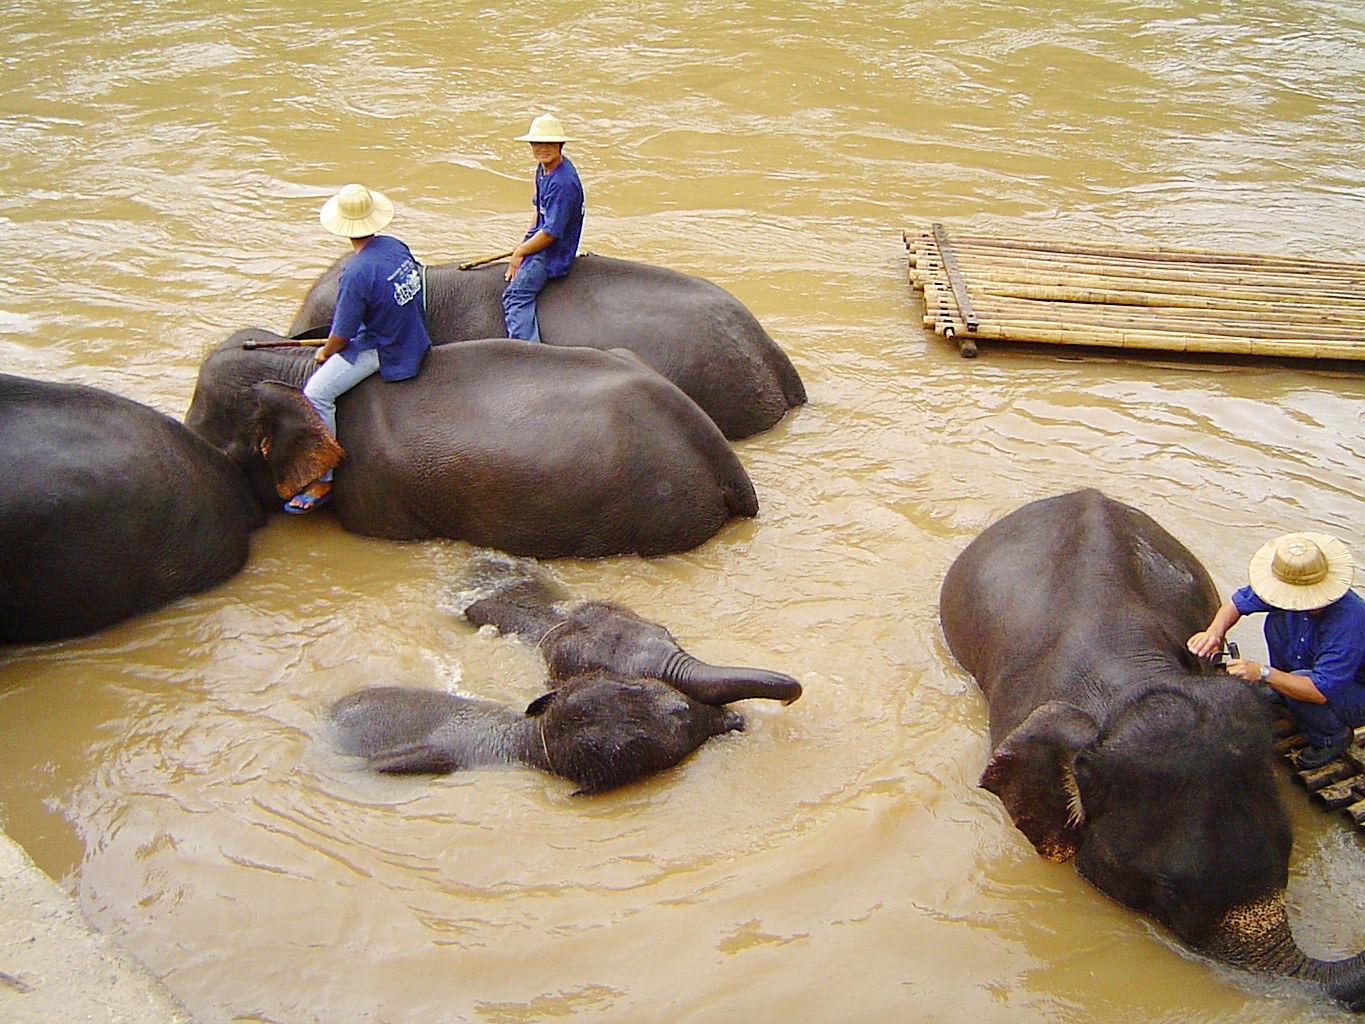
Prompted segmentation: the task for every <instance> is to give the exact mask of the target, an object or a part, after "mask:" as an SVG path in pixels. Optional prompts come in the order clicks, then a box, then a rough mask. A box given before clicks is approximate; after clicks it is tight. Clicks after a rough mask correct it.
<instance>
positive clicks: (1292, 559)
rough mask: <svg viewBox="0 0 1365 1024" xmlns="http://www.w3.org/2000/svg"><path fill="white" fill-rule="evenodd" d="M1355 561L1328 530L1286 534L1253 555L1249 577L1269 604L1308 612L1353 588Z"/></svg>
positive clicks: (1263, 546) (1258, 593)
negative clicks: (1326, 532) (1328, 534)
mask: <svg viewBox="0 0 1365 1024" xmlns="http://www.w3.org/2000/svg"><path fill="white" fill-rule="evenodd" d="M1355 571H1356V567H1355V562H1354V560H1353V559H1352V558H1351V552H1350V550H1349V549H1348V548H1347V547H1346V545H1345V544H1343V543H1342V542H1341V541H1339V540H1337V539H1336V538H1335V537H1329V536H1327V534H1325V533H1286V534H1285V535H1284V536H1283V537H1277V538H1276V539H1275V540H1272V541H1268V542H1267V543H1265V544H1263V545H1262V546H1261V549H1260V550H1259V551H1257V552H1256V554H1254V555H1252V556H1251V564H1250V565H1248V566H1247V577H1248V580H1249V582H1250V583H1251V589H1252V590H1254V591H1255V592H1256V596H1257V597H1259V598H1260V599H1261V600H1262V601H1264V602H1266V604H1272V605H1274V606H1275V607H1276V608H1285V609H1287V610H1289V611H1306V610H1311V609H1313V608H1322V607H1324V606H1326V605H1329V604H1331V603H1332V602H1333V601H1335V600H1336V599H1337V598H1339V597H1341V596H1342V595H1343V594H1345V593H1346V591H1347V590H1349V589H1350V588H1351V580H1352V579H1354V578H1355Z"/></svg>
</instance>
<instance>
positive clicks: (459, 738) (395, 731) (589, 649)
mask: <svg viewBox="0 0 1365 1024" xmlns="http://www.w3.org/2000/svg"><path fill="white" fill-rule="evenodd" d="M469 585H470V586H471V587H473V588H475V589H474V590H473V591H472V592H467V593H472V594H476V595H477V596H476V597H472V598H471V600H470V603H468V605H467V606H466V607H465V610H464V615H465V617H466V618H467V619H468V620H469V621H470V622H472V623H474V624H475V625H483V624H492V625H495V626H497V627H498V629H499V630H500V631H503V632H509V633H515V634H516V635H517V636H519V637H521V638H523V639H525V640H529V641H533V642H536V643H537V644H538V645H539V647H540V649H541V653H542V654H543V655H544V657H545V662H546V665H547V667H548V668H549V670H550V676H551V682H552V683H554V684H555V687H554V689H552V690H551V691H550V692H549V693H546V694H544V695H543V696H541V697H539V698H538V699H536V700H535V701H533V702H532V703H531V705H530V707H528V708H527V709H526V712H525V714H519V713H517V712H515V711H513V710H511V709H509V708H505V707H503V706H502V705H500V704H494V703H491V702H489V701H479V700H470V699H468V698H464V697H456V696H454V695H452V694H447V693H440V692H436V691H430V690H414V689H405V688H400V687H377V688H374V689H369V690H361V691H360V692H358V693H354V694H351V695H350V696H348V697H345V698H343V699H342V700H341V701H339V702H338V703H337V704H335V705H334V706H333V708H332V711H331V717H332V721H333V722H334V724H335V726H336V730H337V735H338V744H339V746H340V747H341V749H342V751H343V752H345V753H348V754H353V755H358V756H361V757H365V758H367V759H368V760H369V763H370V766H371V767H372V768H374V769H376V770H378V771H382V772H421V773H443V772H451V771H456V770H459V769H461V768H473V767H476V766H479V765H501V764H515V763H520V764H526V765H530V766H531V767H534V768H539V769H541V770H542V771H548V772H552V773H554V774H556V775H561V776H563V777H564V778H567V779H570V780H572V781H573V782H575V783H577V784H578V786H579V789H578V792H580V793H599V792H602V791H603V790H607V789H612V788H614V787H616V786H620V785H624V784H625V783H627V782H633V781H634V780H636V779H640V778H643V777H644V776H646V775H650V774H653V773H654V772H658V771H662V770H663V769H665V768H669V767H671V766H673V765H675V764H677V763H678V762H679V761H681V760H682V759H683V758H685V757H686V756H687V755H688V754H690V753H691V752H692V751H693V750H695V749H696V748H697V747H699V746H701V745H702V744H703V743H704V742H706V740H707V739H709V738H710V737H712V736H716V735H719V734H720V733H723V732H729V731H731V730H735V729H742V728H743V727H744V720H743V718H741V717H740V715H739V714H738V713H737V712H735V711H732V710H730V709H729V708H727V707H725V705H726V704H729V703H730V702H732V701H736V700H743V699H746V698H750V697H766V698H770V699H774V700H782V701H786V702H791V701H793V700H796V698H797V697H799V696H800V695H801V685H800V684H799V683H798V682H797V681H796V680H795V679H793V678H791V677H790V676H785V675H782V674H781V673H779V672H769V671H767V670H765V669H753V668H721V667H717V666H714V665H707V664H706V663H704V662H701V661H698V660H697V659H696V658H693V657H692V656H691V655H689V654H687V653H686V652H685V651H683V650H682V648H681V647H679V646H678V644H677V642H676V641H675V640H674V639H673V638H672V636H670V635H669V633H668V631H667V630H665V629H664V628H663V627H662V626H657V625H654V624H653V623H650V622H646V621H644V620H643V619H641V618H640V617H639V616H637V615H635V614H634V613H633V612H631V611H630V610H629V609H626V608H622V607H621V606H619V605H609V604H604V603H601V602H589V603H587V604H576V603H574V602H571V601H569V599H568V598H567V596H566V595H564V594H563V593H562V592H561V591H560V590H559V589H558V588H557V587H555V586H554V585H553V584H552V583H551V582H550V581H549V579H548V577H546V576H545V575H544V573H542V572H541V571H540V570H539V569H538V568H537V567H536V566H535V565H534V564H532V563H530V562H528V561H525V560H517V561H513V560H509V559H505V558H499V557H496V556H487V555H481V556H477V557H476V558H475V559H473V561H472V571H471V579H470V581H469Z"/></svg>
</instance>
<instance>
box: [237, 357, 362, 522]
mask: <svg viewBox="0 0 1365 1024" xmlns="http://www.w3.org/2000/svg"><path fill="white" fill-rule="evenodd" d="M251 393H252V395H253V396H254V398H255V400H256V429H255V433H256V436H258V437H259V438H260V439H261V441H260V445H261V454H262V455H263V456H265V461H266V464H267V465H268V466H269V467H270V473H271V476H272V477H274V480H275V490H276V492H278V494H279V496H280V497H281V498H289V497H292V496H293V495H295V494H298V493H299V491H301V490H303V489H304V488H305V487H307V486H308V485H309V484H310V483H312V482H313V481H314V480H316V479H317V478H318V477H320V476H322V474H323V473H325V472H327V470H329V469H332V468H333V467H335V466H336V464H337V463H338V462H340V461H341V459H342V456H344V455H345V454H346V453H345V452H344V451H343V450H342V448H341V445H339V444H337V441H336V438H334V437H332V435H331V433H330V432H329V431H328V430H327V424H325V423H323V422H322V417H321V416H319V415H318V412H317V410H316V409H314V408H313V403H312V402H310V401H308V399H307V398H305V397H304V395H303V392H301V391H300V390H299V389H298V388H295V387H291V386H290V385H288V384H282V383H280V382H279V381H274V380H264V381H260V382H259V383H257V384H253V385H252V386H251Z"/></svg>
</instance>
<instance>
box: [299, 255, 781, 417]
mask: <svg viewBox="0 0 1365 1024" xmlns="http://www.w3.org/2000/svg"><path fill="white" fill-rule="evenodd" d="M351 258H352V256H351V255H347V256H345V257H343V258H342V259H340V260H338V261H337V263H336V264H334V265H333V266H332V267H330V268H329V269H328V270H326V271H325V272H324V273H323V274H322V276H321V277H320V278H319V279H318V280H317V282H316V283H314V285H313V287H312V288H311V290H310V291H309V293H308V295H307V297H306V298H305V299H304V302H303V306H302V308H301V309H300V310H299V313H298V315H297V316H295V318H294V322H293V324H292V325H291V326H290V328H289V334H291V335H296V334H299V333H301V332H304V331H308V330H310V329H313V328H319V327H323V328H325V327H326V326H327V325H328V324H330V323H331V320H332V309H333V307H334V305H335V304H336V288H337V279H338V278H339V276H340V274H341V268H342V267H343V266H345V264H346V262H347V260H349V259H351ZM505 271H506V266H505V264H494V265H491V266H485V267H478V268H475V269H473V270H460V269H459V268H458V267H457V266H456V265H455V264H446V265H442V266H432V267H428V268H427V283H426V288H427V330H428V332H429V333H430V335H431V340H432V342H433V343H434V344H436V345H444V344H447V343H450V342H458V341H470V340H472V339H476V338H499V337H506V336H507V330H506V327H505V326H504V324H503V319H502V289H503V287H504V285H505V284H506V282H505V281H504V280H503V274H504V273H505ZM536 314H537V319H538V321H539V323H540V333H541V339H542V341H543V342H544V343H545V344H547V345H569V346H581V347H587V348H598V349H611V348H624V349H628V350H629V351H632V352H634V353H635V354H636V355H637V356H639V357H640V359H642V360H643V361H644V362H645V363H646V364H648V365H649V366H651V367H653V368H654V369H655V370H656V371H657V372H659V373H660V374H662V375H663V376H665V377H667V378H668V379H669V380H671V381H672V382H673V383H674V384H676V385H677V386H678V387H679V388H681V389H682V391H683V392H684V393H685V394H686V395H687V396H688V397H690V398H691V399H692V400H693V401H694V402H696V403H697V404H698V405H699V406H701V408H702V409H703V410H705V411H706V413H707V415H708V416H710V417H711V419H712V420H714V421H715V423H716V425H717V426H718V427H720V429H721V431H722V432H723V433H724V434H725V436H726V437H727V438H730V439H731V440H737V439H739V438H742V437H748V436H749V435H751V434H756V433H758V432H759V431H762V430H767V429H768V428H769V427H771V426H772V425H773V424H775V423H777V422H778V421H779V420H781V419H782V417H783V416H785V415H786V413H787V410H788V409H791V408H794V407H795V406H798V405H802V404H804V403H805V401H806V390H805V386H804V385H803V384H802V383H801V378H800V376H799V375H798V374H797V372H796V369H795V367H793V366H792V364H791V361H790V360H789V359H788V358H787V355H786V353H785V352H783V351H782V350H781V349H780V348H779V347H778V346H777V344H776V343H775V342H774V341H773V340H772V338H770V337H769V336H768V333H767V331H765V330H764V329H763V327H762V325H761V324H759V322H758V321H757V320H755V319H754V317H753V314H751V313H750V312H749V311H748V310H747V309H745V308H744V306H743V305H742V304H741V303H740V302H739V300H738V299H736V298H735V297H734V296H733V295H731V294H730V293H729V292H726V291H725V290H724V289H722V288H719V287H717V286H716V285H714V284H712V283H711V282H709V281H705V280H702V279H701V278H698V277H691V276H689V275H687V274H680V273H678V272H677V271H674V270H666V269H664V268H662V267H653V266H649V265H647V264H644V263H631V262H627V261H625V260H616V259H611V258H609V257H606V256H593V255H586V254H585V255H581V256H579V257H578V258H577V259H576V260H575V261H574V265H573V269H572V270H571V271H570V272H569V274H568V276H567V277H563V278H558V279H556V280H553V281H550V282H549V283H548V284H547V285H546V286H545V290H544V291H542V292H541V293H540V297H539V299H538V300H537V303H536Z"/></svg>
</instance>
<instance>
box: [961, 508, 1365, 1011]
mask: <svg viewBox="0 0 1365 1024" xmlns="http://www.w3.org/2000/svg"><path fill="white" fill-rule="evenodd" d="M1217 607H1218V595H1217V592H1216V590H1215V589H1214V586H1213V583H1212V581H1211V580H1210V579H1209V576H1208V573H1207V572H1206V571H1205V570H1204V568H1203V566H1202V565H1200V564H1199V562H1198V560H1197V559H1196V558H1195V557H1194V556H1193V555H1192V554H1190V552H1189V551H1187V550H1186V549H1185V548H1184V547H1183V546H1182V545H1181V544H1180V543H1179V542H1178V541H1177V540H1175V538H1173V537H1172V536H1171V535H1170V534H1168V533H1167V532H1166V531H1165V530H1163V529H1162V528H1161V527H1160V526H1158V525H1157V524H1156V523H1155V522H1154V521H1153V520H1152V519H1151V518H1149V517H1148V516H1146V515H1144V514H1143V513H1142V512H1139V511H1137V510H1136V509H1133V508H1130V507H1128V506H1127V505H1123V504H1120V503H1119V502H1116V501H1113V500H1111V499H1109V498H1107V497H1105V496H1104V495H1102V494H1100V493H1099V492H1098V491H1095V490H1084V491H1077V492H1075V493H1071V494H1064V495H1060V496H1057V497H1053V498H1047V499H1044V500H1042V501H1036V502H1033V503H1032V504H1029V505H1025V506H1024V507H1022V508H1020V509H1017V510H1016V511H1014V512H1012V513H1011V514H1010V515H1008V516H1006V517H1005V518H1004V519H1002V520H1000V521H999V522H997V523H995V524H994V525H992V526H990V527H989V528H987V529H986V530H985V531H983V532H982V533H981V534H980V536H978V537H977V538H976V539H975V540H973V541H972V542H971V544H969V545H968V546H967V548H966V549H965V550H964V551H963V552H962V554H961V555H960V556H959V557H958V558H957V560H956V561H955V562H954V563H953V565H952V566H951V568H950V569H949V570H948V573H947V575H946V576H945V578H944V581H943V587H942V591H941V594H940V605H939V611H940V618H941V622H942V625H943V632H944V635H945V637H946V638H947V641H948V645H949V647H950V648H951V649H952V652H953V654H954V656H955V657H956V658H957V660H958V661H959V662H960V663H961V664H962V666H963V667H964V668H966V669H967V671H969V672H970V673H971V674H972V675H973V676H974V677H975V678H976V681H977V683H978V684H979V685H980V687H981V689H982V691H983V692H984V694H985V695H986V701H987V704H988V706H989V709H990V732H991V742H992V745H993V746H994V751H993V753H992V755H991V759H990V762H989V763H988V764H987V766H986V769H985V772H984V773H983V774H982V777H981V785H982V786H984V787H985V788H986V789H989V790H990V791H991V792H993V793H995V794H996V795H998V796H999V797H1000V799H1001V800H1002V801H1003V802H1004V804H1005V807H1006V809H1007V810H1008V811H1009V813H1010V816H1011V817H1012V818H1013V819H1014V822H1015V824H1016V825H1017V826H1018V827H1019V829H1020V831H1022V832H1023V833H1024V834H1025V835H1026V836H1027V837H1028V839H1029V840H1030V841H1031V842H1032V843H1033V845H1034V847H1035V848H1036V849H1037V850H1038V852H1039V853H1041V854H1042V855H1043V856H1045V857H1047V858H1049V859H1051V860H1055V861H1064V860H1066V859H1068V858H1071V857H1074V858H1075V861H1076V869H1077V870H1078V871H1079V872H1080V874H1081V875H1082V877H1084V878H1085V879H1086V880H1087V881H1089V882H1090V883H1091V884H1092V885H1094V886H1095V887H1096V888H1098V889H1099V890H1100V891H1101V892H1103V893H1105V894H1106V895H1108V896H1110V897H1111V898H1113V899H1115V900H1117V901H1118V902H1120V903H1123V904H1125V905H1126V906H1129V907H1132V908H1133V909H1135V910H1138V911H1141V912H1142V913H1144V914H1147V915H1149V916H1150V917H1152V918H1153V919H1155V920H1156V921H1158V922H1159V923H1160V924H1162V925H1164V926H1165V927H1167V928H1169V929H1170V930H1171V931H1172V932H1173V933H1174V934H1175V935H1176V936H1177V937H1178V938H1179V939H1181V940H1182V941H1183V942H1185V943H1187V944H1188V945H1189V946H1191V947H1192V948H1194V949H1195V950H1197V951H1199V952H1201V953H1204V954H1206V955H1208V956H1210V957H1213V958H1214V959H1217V960H1220V961H1223V962H1225V963H1227V964H1230V965H1232V966H1234V967H1238V968H1243V969H1246V970H1251V971H1259V972H1266V973H1275V974H1281V975H1286V976H1290V977H1294V978H1297V979H1301V980H1304V981H1307V982H1311V983H1314V984H1317V985H1319V986H1321V987H1322V988H1324V989H1325V990H1326V991H1327V992H1328V993H1330V994H1331V995H1332V996H1333V997H1334V998H1336V999H1338V1000H1339V1001H1341V1002H1342V1003H1344V1004H1345V1005H1347V1006H1349V1007H1350V1008H1351V1009H1353V1010H1357V1011H1359V1010H1361V1009H1362V1008H1363V1007H1365V959H1363V958H1365V953H1363V954H1360V955H1357V956H1355V957H1352V958H1350V959H1348V960H1342V961H1338V962H1333V963H1328V962H1324V961H1320V960H1314V959H1311V958H1309V957H1306V956H1305V955H1304V954H1303V953H1302V952H1300V951H1299V949H1298V948H1297V947H1296V946H1295V944H1294V940H1293V937H1292V935H1291V934H1290V931H1289V925H1288V921H1287V919H1286V916H1285V907H1284V890H1285V884H1286V881H1287V877H1288V862H1289V852H1290V831H1289V824H1288V820H1287V818H1286V817H1285V813H1284V810H1283V808H1282V807H1281V806H1280V803H1279V800H1278V796H1277V793H1276V788H1275V778H1274V774H1273V760H1272V759H1273V756H1274V755H1273V753H1272V749H1271V745H1270V734H1269V716H1268V714H1267V712H1266V710H1265V708H1264V707H1263V706H1262V705H1261V704H1260V702H1259V701H1258V699H1257V698H1256V697H1255V696H1254V695H1253V694H1252V693H1251V692H1250V691H1249V690H1248V689H1247V687H1246V686H1244V685H1243V684H1242V683H1240V682H1238V681H1236V680H1234V679H1232V678H1231V677H1230V676H1228V675H1227V674H1226V673H1223V672H1221V671H1216V670H1212V669H1211V667H1210V666H1208V665H1207V664H1204V663H1201V662H1200V661H1199V660H1198V659H1196V658H1195V657H1194V656H1193V655H1191V654H1190V653H1189V652H1188V651H1186V649H1185V640H1186V639H1187V638H1188V637H1189V636H1191V635H1192V634H1194V633H1196V632H1198V631H1199V630H1201V629H1203V628H1204V627H1205V626H1206V625H1207V624H1208V622H1209V620H1210V619H1211V618H1212V617H1213V613H1214V611H1215V610H1216V609H1217Z"/></svg>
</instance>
